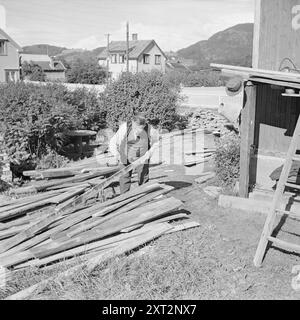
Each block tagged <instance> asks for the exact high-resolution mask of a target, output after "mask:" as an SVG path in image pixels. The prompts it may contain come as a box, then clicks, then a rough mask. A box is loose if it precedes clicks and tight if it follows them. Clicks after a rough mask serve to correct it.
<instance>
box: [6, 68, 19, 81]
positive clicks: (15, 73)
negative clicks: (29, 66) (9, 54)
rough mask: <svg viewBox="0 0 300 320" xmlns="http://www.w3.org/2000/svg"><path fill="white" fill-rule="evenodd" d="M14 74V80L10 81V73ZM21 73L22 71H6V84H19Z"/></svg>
mask: <svg viewBox="0 0 300 320" xmlns="http://www.w3.org/2000/svg"><path fill="white" fill-rule="evenodd" d="M11 72H13V73H14V77H13V78H14V79H13V80H8V77H10V73H11ZM19 72H20V70H18V69H4V73H5V82H6V83H9V82H17V81H18V80H19Z"/></svg>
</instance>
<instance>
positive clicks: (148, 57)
mask: <svg viewBox="0 0 300 320" xmlns="http://www.w3.org/2000/svg"><path fill="white" fill-rule="evenodd" d="M143 63H144V64H149V63H150V54H144V55H143Z"/></svg>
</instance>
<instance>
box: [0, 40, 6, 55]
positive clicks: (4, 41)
mask: <svg viewBox="0 0 300 320" xmlns="http://www.w3.org/2000/svg"><path fill="white" fill-rule="evenodd" d="M1 42H2V43H3V53H1V52H0V56H7V41H6V40H0V43H1Z"/></svg>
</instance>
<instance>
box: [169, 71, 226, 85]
mask: <svg viewBox="0 0 300 320" xmlns="http://www.w3.org/2000/svg"><path fill="white" fill-rule="evenodd" d="M167 78H168V80H169V81H170V83H172V84H174V85H180V84H182V85H184V86H185V87H220V86H224V85H225V81H224V80H223V79H222V78H221V74H220V72H216V71H194V72H182V71H171V72H169V73H168V74H167Z"/></svg>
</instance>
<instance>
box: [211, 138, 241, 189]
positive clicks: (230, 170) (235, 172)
mask: <svg viewBox="0 0 300 320" xmlns="http://www.w3.org/2000/svg"><path fill="white" fill-rule="evenodd" d="M215 166H216V174H217V177H218V178H219V180H220V182H221V183H222V184H223V185H224V186H233V185H234V183H235V182H236V180H237V179H238V178H239V173H240V138H239V137H238V136H237V135H236V134H233V133H232V134H229V135H226V136H224V137H222V138H220V140H219V142H218V145H217V150H216V153H215Z"/></svg>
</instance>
